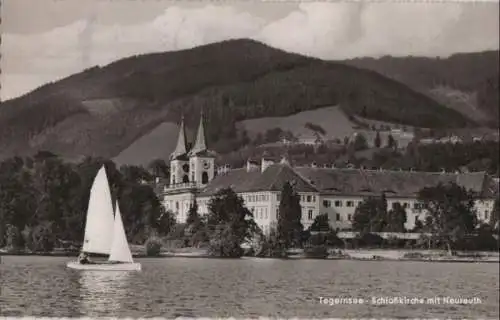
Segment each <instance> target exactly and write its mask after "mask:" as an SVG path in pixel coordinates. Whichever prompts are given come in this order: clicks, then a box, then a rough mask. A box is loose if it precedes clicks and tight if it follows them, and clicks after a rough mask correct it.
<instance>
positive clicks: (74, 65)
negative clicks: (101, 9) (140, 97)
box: [1, 2, 499, 99]
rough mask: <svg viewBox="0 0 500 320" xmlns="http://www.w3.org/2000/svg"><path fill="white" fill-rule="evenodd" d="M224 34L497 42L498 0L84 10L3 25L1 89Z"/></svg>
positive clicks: (431, 48)
mask: <svg viewBox="0 0 500 320" xmlns="http://www.w3.org/2000/svg"><path fill="white" fill-rule="evenodd" d="M230 38H253V39H256V40H260V41H263V42H265V43H267V44H269V45H271V46H274V47H277V48H281V49H285V50H289V51H293V52H297V53H303V54H307V55H311V56H316V57H320V58H323V59H345V58H351V57H356V56H380V55H389V54H390V55H409V54H411V55H426V56H429V55H430V56H436V55H449V54H451V53H454V52H465V51H481V50H487V49H498V43H499V39H498V4H487V5H486V4H483V5H475V6H472V5H469V4H458V3H433V4H429V3H399V4H398V3H374V4H369V3H347V2H339V3H327V2H325V3H301V4H300V5H298V7H297V9H296V10H292V11H291V12H290V13H289V14H288V15H286V16H284V17H282V18H280V19H278V20H275V21H272V22H268V21H266V20H264V19H262V18H261V16H260V15H258V14H256V13H255V12H251V11H241V10H237V9H235V8H233V7H231V6H228V5H226V6H220V5H219V6H214V5H207V6H205V7H191V8H186V7H184V8H183V7H179V6H171V7H168V8H167V9H166V10H164V11H163V12H161V13H160V14H159V15H158V16H157V17H156V18H155V19H153V20H149V21H148V22H143V23H140V24H135V25H130V24H128V25H125V26H124V25H119V24H115V25H109V24H106V25H103V24H99V22H98V19H96V16H93V15H89V16H88V17H87V20H79V21H76V22H73V23H71V24H69V25H67V26H65V27H58V28H54V29H52V30H50V31H48V32H45V33H41V34H30V35H22V34H8V33H5V34H4V35H3V38H2V61H1V62H2V72H3V74H2V92H1V96H2V98H3V99H5V98H12V97H15V96H17V95H19V94H21V93H24V92H27V91H29V90H32V89H34V88H36V87H37V86H39V85H42V84H43V83H45V82H47V81H49V80H51V79H53V80H56V79H59V78H61V77H64V76H68V75H70V74H72V73H75V72H79V71H81V70H83V69H85V68H88V67H91V66H93V65H96V64H97V65H104V64H107V63H110V62H112V61H114V60H117V59H120V58H123V57H127V56H130V55H134V54H140V53H148V52H159V51H172V50H179V49H187V48H192V47H195V46H198V45H203V44H207V43H212V42H217V41H221V40H225V39H230ZM23 76H25V77H26V81H22V80H21V79H22V77H23ZM37 79H38V80H37Z"/></svg>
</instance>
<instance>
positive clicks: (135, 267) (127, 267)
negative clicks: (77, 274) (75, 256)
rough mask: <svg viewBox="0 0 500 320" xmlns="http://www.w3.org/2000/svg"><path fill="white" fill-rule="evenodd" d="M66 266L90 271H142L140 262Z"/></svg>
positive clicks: (73, 263)
mask: <svg viewBox="0 0 500 320" xmlns="http://www.w3.org/2000/svg"><path fill="white" fill-rule="evenodd" d="M66 266H67V267H68V268H70V269H76V270H89V271H141V264H140V263H138V262H133V263H93V264H81V263H79V262H77V261H70V262H68V263H67V264H66Z"/></svg>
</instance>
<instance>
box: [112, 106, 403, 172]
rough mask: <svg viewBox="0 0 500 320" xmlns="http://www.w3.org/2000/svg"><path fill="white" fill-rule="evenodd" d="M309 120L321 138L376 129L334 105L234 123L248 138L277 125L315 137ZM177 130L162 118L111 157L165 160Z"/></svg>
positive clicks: (384, 137) (369, 138)
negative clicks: (358, 122)
mask: <svg viewBox="0 0 500 320" xmlns="http://www.w3.org/2000/svg"><path fill="white" fill-rule="evenodd" d="M308 122H311V123H313V124H315V125H319V126H321V127H322V128H323V129H324V130H325V131H326V135H325V136H324V137H323V139H324V140H332V139H335V138H338V139H340V140H341V141H343V140H344V137H346V136H347V137H351V136H352V135H353V134H354V133H355V132H358V133H361V134H363V135H364V136H365V137H366V139H367V141H368V144H369V145H370V146H372V145H373V141H374V139H375V134H376V133H375V132H374V131H371V130H364V129H356V125H354V124H353V123H351V122H350V121H349V119H348V118H347V116H346V115H345V114H344V112H342V110H340V108H339V107H336V106H333V107H326V108H321V109H316V110H312V111H304V112H300V113H297V114H294V115H290V116H286V117H266V118H258V119H251V120H244V121H241V122H239V123H238V124H237V127H238V128H239V129H245V130H247V132H248V135H249V136H250V137H251V138H254V137H255V136H256V135H257V134H258V133H265V132H266V130H269V129H273V128H276V127H279V128H281V129H282V130H288V131H291V132H292V133H293V134H294V136H296V137H298V138H299V139H305V140H309V139H314V135H313V133H312V131H311V130H309V129H307V128H306V127H305V124H306V123H308ZM194 129H195V128H190V129H186V131H187V133H186V134H187V140H188V141H193V139H194V134H195V132H194V131H193V130H194ZM178 134H179V126H178V125H177V124H174V123H168V122H164V123H162V124H160V125H159V126H157V127H156V128H155V129H153V130H152V131H151V132H150V133H148V134H146V135H144V136H142V137H141V138H139V139H138V140H136V141H135V142H134V143H132V144H131V145H130V146H129V147H128V148H126V149H125V150H124V151H122V152H121V153H120V154H119V155H118V156H117V157H115V158H114V159H113V160H114V161H115V162H116V163H117V164H119V165H122V164H131V165H147V164H148V163H149V162H151V160H153V159H156V158H161V159H165V160H168V157H169V156H170V153H172V151H173V150H174V148H175V144H176V142H177V136H178ZM387 135H388V133H386V132H381V134H380V136H381V139H382V145H385V143H386V141H387ZM394 138H395V139H396V140H397V141H398V143H399V146H400V147H404V146H405V145H407V144H408V142H409V141H410V139H404V138H401V137H399V136H397V135H394ZM207 143H208V145H209V147H210V141H207Z"/></svg>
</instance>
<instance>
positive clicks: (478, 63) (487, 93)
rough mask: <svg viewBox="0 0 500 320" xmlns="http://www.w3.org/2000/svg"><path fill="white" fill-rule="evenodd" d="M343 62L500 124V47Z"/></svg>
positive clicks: (468, 113) (469, 113)
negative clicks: (435, 55) (437, 55)
mask: <svg viewBox="0 0 500 320" xmlns="http://www.w3.org/2000/svg"><path fill="white" fill-rule="evenodd" d="M343 62H345V63H346V64H349V65H352V66H356V67H359V68H363V69H369V70H373V71H376V72H378V73H380V74H382V75H384V76H387V77H390V78H392V79H394V80H397V81H400V82H402V83H404V84H406V85H408V86H409V87H410V88H412V89H414V90H416V91H419V92H423V93H425V94H427V95H429V96H430V97H432V98H434V99H435V100H437V101H439V102H441V103H443V104H444V105H446V106H449V107H451V108H453V109H455V110H457V111H459V112H461V113H462V114H464V115H466V116H468V117H471V118H472V119H474V120H476V121H479V122H481V123H484V124H489V125H490V126H498V115H499V112H498V110H499V100H498V92H499V87H498V78H499V51H498V50H496V51H485V52H477V53H460V54H454V55H451V56H450V57H448V58H424V57H390V56H385V57H382V58H380V59H374V58H358V59H352V60H348V61H343Z"/></svg>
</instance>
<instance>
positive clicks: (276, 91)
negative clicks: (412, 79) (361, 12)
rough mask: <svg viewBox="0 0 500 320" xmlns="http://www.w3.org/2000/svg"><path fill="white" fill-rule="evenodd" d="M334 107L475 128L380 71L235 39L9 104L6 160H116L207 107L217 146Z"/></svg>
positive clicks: (91, 75) (99, 70)
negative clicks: (250, 130)
mask: <svg viewBox="0 0 500 320" xmlns="http://www.w3.org/2000/svg"><path fill="white" fill-rule="evenodd" d="M332 105H340V106H341V108H342V109H343V111H344V112H346V113H347V114H356V115H360V116H362V117H365V118H371V119H379V120H382V121H390V122H395V123H400V124H405V125H410V126H421V127H433V128H443V127H463V126H469V125H474V123H473V122H472V121H471V120H470V119H468V118H466V117H464V116H463V115H462V114H460V113H458V112H456V111H455V110H452V109H449V108H446V107H443V106H442V105H440V104H439V103H437V102H435V101H434V100H432V99H430V98H429V97H427V96H425V95H423V94H421V93H417V92H415V91H413V90H412V89H410V88H408V87H407V86H406V85H403V84H401V83H399V82H396V81H394V80H391V79H389V78H386V77H384V76H382V75H380V74H378V73H376V72H373V71H367V70H362V69H358V68H355V67H352V66H348V65H346V64H342V63H336V62H327V61H322V60H319V59H314V58H309V57H305V56H301V55H298V54H293V53H287V52H284V51H281V50H277V49H274V48H271V47H269V46H266V45H264V44H262V43H259V42H255V41H252V40H230V41H224V42H220V43H214V44H210V45H205V46H200V47H196V48H193V49H189V50H182V51H176V52H166V53H154V54H144V55H140V56H132V57H129V58H126V59H122V60H119V61H116V62H114V63H111V64H109V65H107V66H104V67H94V68H91V69H88V70H85V71H84V72H81V73H78V74H75V75H72V76H70V77H68V78H65V79H63V80H60V81H58V82H55V83H50V84H46V85H44V86H42V87H40V88H38V89H36V90H35V91H32V92H31V93H29V94H26V95H24V96H22V97H19V98H16V99H12V100H9V101H6V102H3V103H2V104H1V105H0V158H3V157H7V156H11V155H14V154H17V155H27V154H33V153H34V152H36V151H37V150H49V151H51V152H54V153H57V154H59V155H62V156H63V157H65V158H66V159H76V158H80V157H81V156H82V155H88V156H102V157H107V158H112V157H114V156H116V155H117V154H119V153H120V152H121V151H122V150H123V149H125V148H126V147H127V146H129V145H130V144H131V143H133V142H134V141H135V140H136V139H138V138H139V137H141V136H143V135H144V134H147V133H148V132H150V131H152V130H153V129H154V128H155V127H157V126H158V125H160V124H161V123H163V122H178V121H179V120H180V116H181V113H182V114H184V115H185V116H186V121H187V125H188V126H192V127H194V126H195V124H196V122H197V121H198V119H199V111H200V109H201V108H203V109H204V114H205V117H206V118H207V125H206V128H207V131H208V132H207V135H208V139H209V141H212V142H217V143H218V144H219V145H222V144H224V142H225V141H226V140H229V139H234V137H235V135H236V131H235V130H236V129H235V122H236V121H239V120H243V119H252V118H260V117H264V116H266V117H269V116H285V115H290V114H294V113H297V112H300V111H304V110H310V109H317V108H321V107H324V106H332ZM332 121H333V119H332ZM176 138H177V137H176V136H169V137H165V139H166V140H167V139H176ZM158 147H161V146H158Z"/></svg>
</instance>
